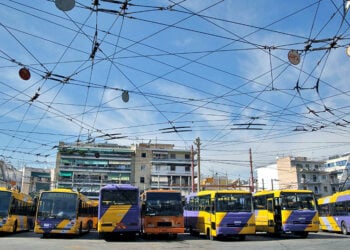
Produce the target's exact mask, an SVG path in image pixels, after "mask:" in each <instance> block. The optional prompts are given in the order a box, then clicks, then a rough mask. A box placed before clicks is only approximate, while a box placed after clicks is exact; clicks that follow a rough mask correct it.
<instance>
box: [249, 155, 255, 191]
mask: <svg viewBox="0 0 350 250" xmlns="http://www.w3.org/2000/svg"><path fill="white" fill-rule="evenodd" d="M249 161H250V192H254V176H253V160H252V149H251V148H249Z"/></svg>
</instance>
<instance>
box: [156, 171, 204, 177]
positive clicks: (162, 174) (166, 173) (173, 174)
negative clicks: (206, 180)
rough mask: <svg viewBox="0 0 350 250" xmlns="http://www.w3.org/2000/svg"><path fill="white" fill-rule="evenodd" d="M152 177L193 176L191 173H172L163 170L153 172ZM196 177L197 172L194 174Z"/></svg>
mask: <svg viewBox="0 0 350 250" xmlns="http://www.w3.org/2000/svg"><path fill="white" fill-rule="evenodd" d="M151 175H153V176H158V175H159V176H191V175H192V173H191V171H171V170H163V171H152V172H151ZM194 176H195V177H196V176H197V172H194Z"/></svg>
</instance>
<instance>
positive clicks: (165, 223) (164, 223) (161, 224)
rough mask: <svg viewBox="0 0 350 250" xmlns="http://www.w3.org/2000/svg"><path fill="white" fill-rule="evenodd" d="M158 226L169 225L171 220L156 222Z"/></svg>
mask: <svg viewBox="0 0 350 250" xmlns="http://www.w3.org/2000/svg"><path fill="white" fill-rule="evenodd" d="M157 226H158V227H171V222H158V223H157Z"/></svg>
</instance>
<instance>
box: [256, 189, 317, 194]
mask: <svg viewBox="0 0 350 250" xmlns="http://www.w3.org/2000/svg"><path fill="white" fill-rule="evenodd" d="M281 193H310V194H313V192H312V191H311V190H304V189H278V190H262V191H258V192H256V193H254V194H253V195H254V196H259V195H267V194H275V195H280V194H281Z"/></svg>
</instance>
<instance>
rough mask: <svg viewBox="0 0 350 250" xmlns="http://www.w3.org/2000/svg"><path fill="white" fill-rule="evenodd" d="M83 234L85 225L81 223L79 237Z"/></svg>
mask: <svg viewBox="0 0 350 250" xmlns="http://www.w3.org/2000/svg"><path fill="white" fill-rule="evenodd" d="M82 234H83V223H82V222H80V226H79V235H82Z"/></svg>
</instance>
